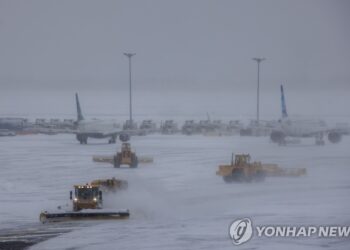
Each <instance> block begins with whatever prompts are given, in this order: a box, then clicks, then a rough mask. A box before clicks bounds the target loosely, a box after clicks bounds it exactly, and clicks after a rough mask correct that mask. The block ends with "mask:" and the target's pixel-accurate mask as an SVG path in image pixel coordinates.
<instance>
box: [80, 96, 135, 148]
mask: <svg viewBox="0 0 350 250" xmlns="http://www.w3.org/2000/svg"><path fill="white" fill-rule="evenodd" d="M75 101H76V105H77V121H76V125H77V127H76V138H77V140H78V141H79V142H80V144H87V140H88V138H89V137H90V138H97V139H102V138H109V141H108V143H115V142H116V139H117V136H118V135H119V138H120V140H122V141H125V140H128V139H129V134H127V133H125V132H123V130H122V128H121V126H120V125H119V124H117V123H112V122H109V123H108V122H105V121H100V120H93V121H86V120H85V119H84V116H83V113H82V111H81V107H80V103H79V97H78V94H77V93H76V94H75Z"/></svg>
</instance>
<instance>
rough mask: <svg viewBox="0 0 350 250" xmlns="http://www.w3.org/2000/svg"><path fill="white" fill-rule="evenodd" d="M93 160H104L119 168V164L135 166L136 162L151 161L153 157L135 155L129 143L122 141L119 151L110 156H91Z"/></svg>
mask: <svg viewBox="0 0 350 250" xmlns="http://www.w3.org/2000/svg"><path fill="white" fill-rule="evenodd" d="M92 160H93V161H94V162H106V163H110V164H113V165H114V167H116V168H119V167H121V165H128V166H129V167H131V168H136V167H137V166H138V163H152V162H153V158H152V157H148V156H139V157H138V156H136V154H135V152H133V151H132V150H131V146H130V143H127V142H123V144H122V148H121V151H120V152H117V153H116V154H115V155H111V156H102V155H100V156H93V157H92Z"/></svg>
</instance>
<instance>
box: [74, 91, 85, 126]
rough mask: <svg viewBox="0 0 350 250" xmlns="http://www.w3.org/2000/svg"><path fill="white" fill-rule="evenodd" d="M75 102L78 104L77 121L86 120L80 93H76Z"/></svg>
mask: <svg viewBox="0 0 350 250" xmlns="http://www.w3.org/2000/svg"><path fill="white" fill-rule="evenodd" d="M75 102H76V104H77V121H78V122H79V121H81V120H84V116H83V113H82V112H81V108H80V103H79V97H78V93H75Z"/></svg>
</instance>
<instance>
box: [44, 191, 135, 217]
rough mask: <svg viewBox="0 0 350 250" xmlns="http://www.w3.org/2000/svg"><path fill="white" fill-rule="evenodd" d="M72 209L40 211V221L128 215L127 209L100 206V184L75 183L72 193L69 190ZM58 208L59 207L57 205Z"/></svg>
mask: <svg viewBox="0 0 350 250" xmlns="http://www.w3.org/2000/svg"><path fill="white" fill-rule="evenodd" d="M70 199H71V200H72V207H73V208H72V211H63V212H61V211H58V212H47V211H44V212H41V213H40V216H39V219H40V221H41V222H42V223H46V222H60V221H69V220H84V219H90V220H91V219H124V218H128V217H129V211H128V210H119V211H111V210H105V209H103V208H102V204H103V202H102V191H101V190H100V185H90V184H86V185H75V186H74V195H73V191H70ZM58 208H59V209H60V207H58Z"/></svg>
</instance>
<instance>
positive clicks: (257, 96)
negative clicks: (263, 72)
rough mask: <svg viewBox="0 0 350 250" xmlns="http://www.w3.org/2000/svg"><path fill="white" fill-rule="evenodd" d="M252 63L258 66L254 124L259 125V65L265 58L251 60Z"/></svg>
mask: <svg viewBox="0 0 350 250" xmlns="http://www.w3.org/2000/svg"><path fill="white" fill-rule="evenodd" d="M253 60H254V61H256V62H257V64H258V88H257V94H256V122H257V124H259V111H260V110H259V102H260V63H261V62H262V61H264V60H265V58H258V57H255V58H253Z"/></svg>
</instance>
